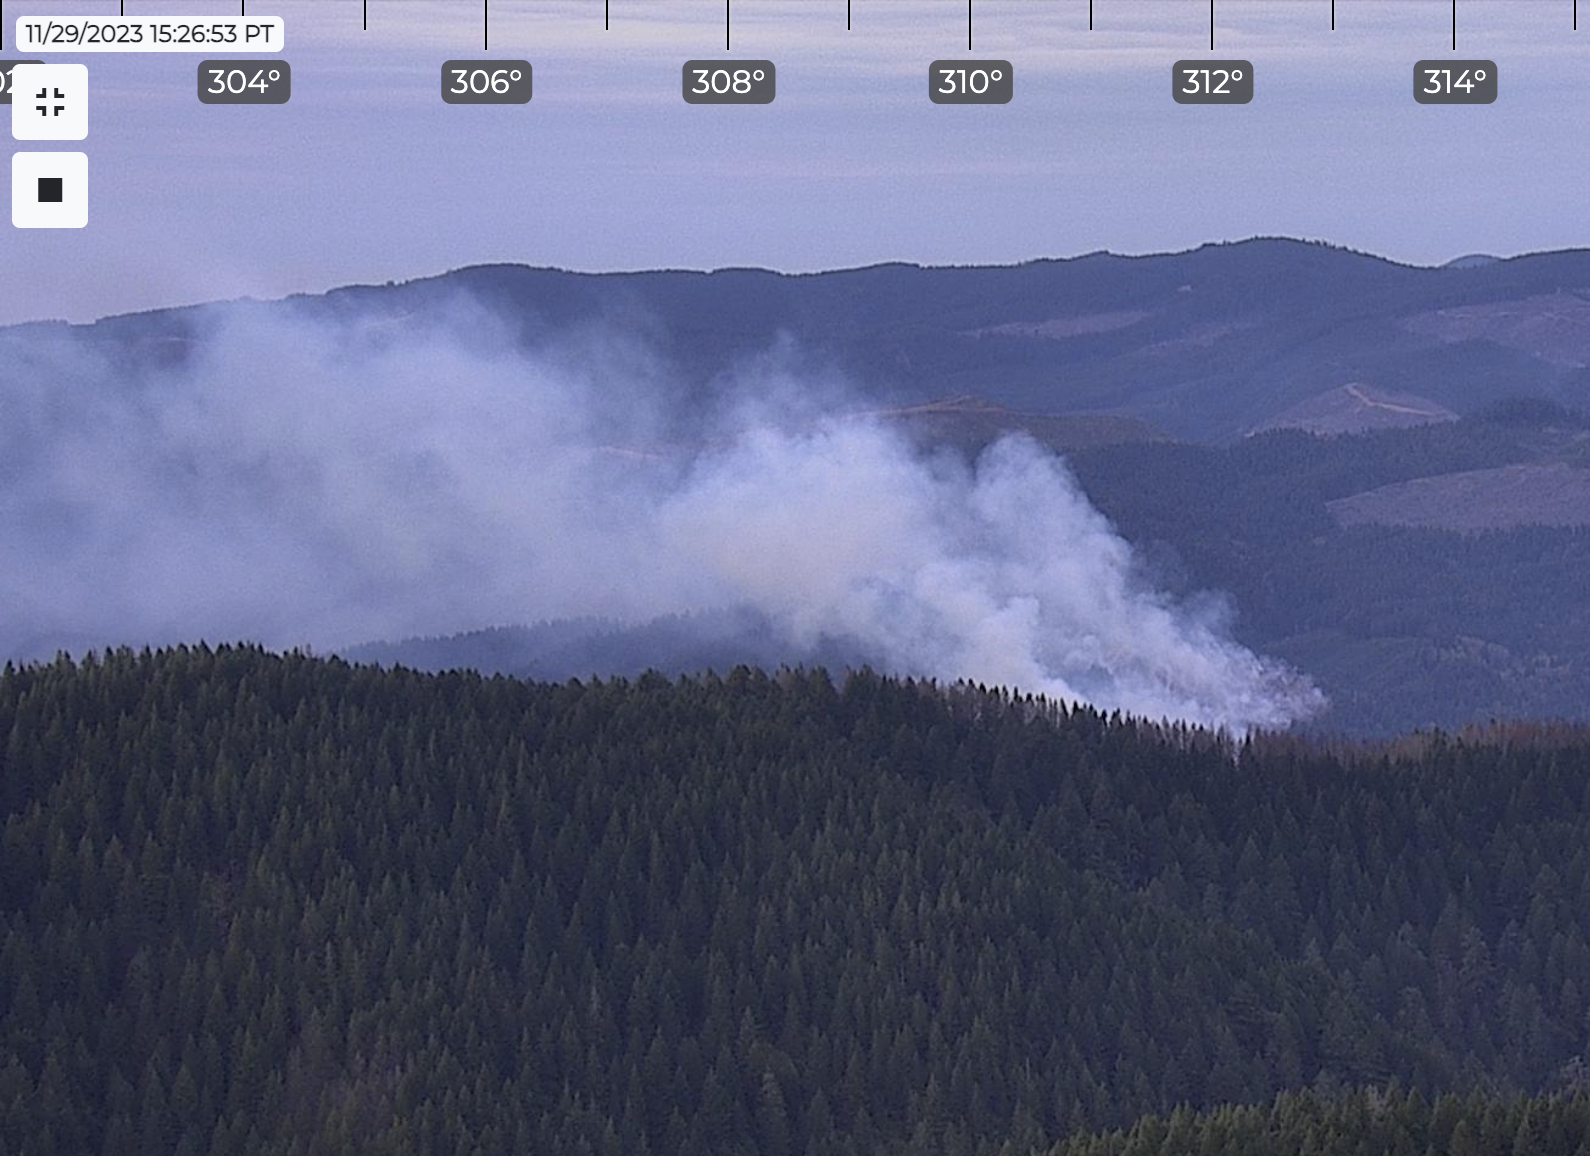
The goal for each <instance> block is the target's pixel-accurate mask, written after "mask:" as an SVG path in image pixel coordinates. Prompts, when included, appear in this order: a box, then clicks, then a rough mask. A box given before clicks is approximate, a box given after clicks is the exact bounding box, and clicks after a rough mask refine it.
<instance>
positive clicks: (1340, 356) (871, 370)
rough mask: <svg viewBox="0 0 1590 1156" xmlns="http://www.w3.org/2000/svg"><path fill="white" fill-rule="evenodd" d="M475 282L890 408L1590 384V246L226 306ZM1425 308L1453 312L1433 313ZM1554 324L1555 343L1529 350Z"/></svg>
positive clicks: (1158, 411) (537, 281) (1265, 247)
mask: <svg viewBox="0 0 1590 1156" xmlns="http://www.w3.org/2000/svg"><path fill="white" fill-rule="evenodd" d="M457 294H465V295H467V296H469V297H472V298H473V299H475V300H478V301H479V302H481V303H482V304H484V305H486V306H487V307H489V308H490V309H492V310H495V311H497V312H498V313H499V314H500V315H501V316H502V317H503V318H505V319H506V320H507V321H508V322H509V323H510V324H511V326H512V327H513V329H514V331H515V332H516V334H517V336H518V337H519V339H520V340H522V341H523V342H525V343H526V345H528V346H535V345H537V344H540V343H542V342H545V341H547V340H549V339H552V338H553V337H555V336H556V335H558V334H560V333H567V332H571V331H576V330H580V329H582V328H590V327H593V326H594V327H603V326H606V327H611V328H613V329H614V330H616V331H618V332H623V333H627V334H644V335H645V338H646V340H647V341H648V342H649V343H650V344H651V346H652V347H653V348H654V351H655V352H656V353H657V354H658V355H659V356H661V357H663V358H664V359H665V360H666V361H667V363H668V364H669V365H670V366H672V367H673V368H674V369H675V370H677V371H678V375H679V377H680V379H681V380H682V381H685V382H688V383H692V384H691V385H689V386H687V389H691V390H694V391H695V394H696V395H695V396H694V397H691V398H682V399H680V400H681V401H685V402H688V401H690V400H696V401H702V402H704V401H705V400H706V398H707V389H708V383H710V382H711V381H713V380H714V379H715V378H716V377H717V376H718V375H721V374H723V373H724V372H725V371H727V370H730V369H732V368H733V367H734V366H735V365H736V364H739V363H741V362H743V361H744V360H745V359H747V358H752V357H755V356H758V355H760V354H762V353H764V352H765V351H766V350H767V349H769V348H772V347H774V346H775V345H778V344H779V343H781V342H782V343H784V344H785V345H787V346H788V347H789V348H790V349H791V350H793V351H794V353H795V355H796V356H798V357H800V358H804V359H807V360H809V361H810V362H811V363H812V364H814V365H822V366H825V367H828V368H830V369H833V370H837V371H838V372H839V373H840V374H842V375H843V377H844V379H845V380H846V381H847V382H848V383H850V385H851V386H852V387H854V388H855V389H856V390H857V391H858V392H859V393H860V394H861V395H862V396H865V397H873V398H877V399H879V400H882V401H887V402H888V403H889V404H892V405H913V404H921V403H923V402H927V401H931V400H934V399H938V398H944V397H951V396H958V395H967V394H975V395H979V396H982V397H986V398H988V399H990V400H991V401H993V402H995V403H997V404H999V405H1001V406H1005V407H1007V408H1009V409H1012V410H1017V411H1027V412H1034V413H1045V414H1078V413H1089V414H1111V415H1116V416H1121V417H1127V418H1133V419H1136V420H1139V421H1142V422H1146V423H1147V424H1148V425H1149V426H1151V427H1153V428H1156V429H1160V430H1164V431H1165V432H1167V433H1170V434H1172V435H1174V436H1177V437H1182V438H1190V439H1194V440H1213V441H1219V440H1224V439H1228V438H1232V437H1236V436H1239V435H1241V434H1242V433H1244V432H1245V431H1248V430H1251V429H1255V428H1262V427H1264V426H1266V425H1267V424H1271V423H1273V421H1274V419H1275V418H1276V417H1277V416H1278V415H1280V414H1282V413H1284V412H1285V411H1287V410H1288V409H1289V408H1291V407H1294V406H1297V405H1298V404H1300V403H1302V402H1304V401H1305V400H1306V399H1308V398H1311V397H1317V396H1319V395H1321V394H1325V393H1327V392H1329V391H1331V390H1335V389H1339V388H1341V387H1343V386H1345V385H1347V384H1350V383H1360V384H1363V385H1365V386H1367V387H1368V388H1370V389H1372V390H1374V391H1377V392H1380V393H1384V394H1387V395H1391V394H1407V395H1412V396H1417V397H1420V398H1424V399H1428V400H1429V401H1430V402H1432V403H1434V404H1435V405H1437V406H1440V407H1443V408H1445V409H1447V410H1450V411H1451V412H1453V413H1457V414H1463V413H1468V412H1473V411H1474V410H1476V409H1478V408H1480V407H1482V406H1484V405H1486V404H1489V403H1491V402H1494V401H1496V400H1499V399H1501V398H1504V397H1508V396H1515V395H1520V394H1529V395H1534V396H1540V397H1545V398H1550V399H1553V400H1556V401H1559V402H1562V403H1565V404H1570V405H1571V404H1580V403H1582V402H1583V401H1584V399H1585V397H1586V396H1587V395H1590V371H1587V370H1586V369H1585V368H1584V366H1583V365H1582V364H1579V360H1581V359H1577V358H1576V355H1574V354H1569V355H1564V354H1563V352H1562V348H1563V346H1562V343H1563V342H1564V341H1567V342H1568V346H1567V347H1566V348H1570V349H1572V350H1577V349H1578V348H1579V347H1580V344H1581V343H1582V342H1583V341H1584V340H1590V337H1582V336H1581V335H1580V333H1579V328H1578V327H1579V324H1580V322H1579V320H1578V317H1579V315H1580V311H1583V312H1584V313H1585V315H1586V316H1590V304H1587V302H1590V251H1585V250H1570V251H1563V252H1556V253H1541V254H1532V255H1529V256H1523V257H1515V258H1511V259H1507V260H1497V261H1493V262H1490V263H1487V264H1483V265H1480V266H1472V267H1471V266H1464V267H1446V268H1419V267H1414V266H1408V265H1400V264H1396V263H1394V262H1391V261H1388V260H1384V259H1382V258H1378V257H1373V256H1368V255H1365V254H1362V253H1357V252H1353V251H1350V250H1346V249H1340V248H1334V247H1331V246H1327V245H1323V244H1318V243H1310V242H1302V241H1292V240H1285V239H1255V240H1251V241H1243V242H1237V243H1228V244H1215V245H1206V246H1203V247H1200V248H1198V249H1193V250H1189V251H1187V252H1182V253H1170V254H1162V255H1154V256H1142V257H1122V256H1115V255H1112V254H1108V253H1095V254H1089V255H1087V256H1083V257H1076V258H1068V259H1058V260H1037V261H1031V262H1027V263H1025V264H1020V265H1010V266H998V267H989V266H983V267H979V266H955V267H922V266H917V265H908V264H885V265H876V266H871V267H867V268H858V269H848V270H841V271H836V272H828V273H810V274H780V273H774V272H769V271H765V270H757V269H722V270H717V271H714V272H688V271H657V272H637V273H594V274H588V273H571V272H565V271H560V270H556V269H545V268H534V267H530V266H524V265H483V266H475V267H470V268H464V269H459V270H456V271H454V272H451V273H446V274H442V275H440V276H436V277H430V278H425V279H421V280H415V281H410V282H405V283H402V284H388V285H370V286H350V287H347V288H344V289H338V290H334V291H332V292H330V293H327V294H324V295H321V296H301V297H294V298H289V299H287V300H286V301H284V302H269V303H259V302H249V303H239V304H237V305H234V306H230V307H229V308H235V309H242V310H248V311H254V310H259V311H265V312H266V313H267V314H268V313H270V312H271V311H279V310H291V311H296V312H298V313H301V314H303V315H307V316H311V317H324V318H327V319H331V320H342V321H349V322H356V323H359V324H362V325H383V324H405V323H407V322H406V320H405V319H408V318H412V317H414V316H416V315H423V314H424V313H425V312H426V311H427V310H430V309H433V308H435V307H436V306H438V305H439V304H441V303H444V302H446V301H448V300H451V299H453V298H454V297H455V295H457ZM216 308H217V307H214V306H198V307H193V308H187V309H172V310H164V311H159V312H153V313H142V314H132V315H127V316H123V317H115V318H108V319H106V320H103V321H100V322H98V323H96V324H93V325H89V326H75V327H68V326H65V325H58V326H54V327H53V328H54V329H55V330H57V331H59V332H62V333H66V332H70V333H71V334H72V335H73V336H74V337H75V338H76V339H79V340H84V341H88V342H90V343H91V344H93V345H96V346H109V347H111V348H112V349H115V350H116V351H117V352H118V354H119V355H121V356H125V357H131V358H134V359H136V360H139V361H143V362H156V363H159V362H166V363H169V362H171V361H180V360H181V359H182V358H184V357H186V356H187V355H188V354H189V353H190V352H191V349H192V346H193V343H194V342H196V341H202V339H203V330H204V325H205V323H206V320H207V319H208V318H210V317H213V316H214V315H215V312H214V311H215V309H216ZM1564 311H1566V315H1567V320H1566V321H1563V322H1559V321H1556V320H1554V317H1555V316H1556V315H1558V314H1563V313H1564ZM1430 317H1447V318H1454V319H1456V320H1455V321H1453V322H1451V323H1447V324H1442V325H1434V326H1432V325H1429V324H1426V325H1424V326H1422V327H1421V324H1420V323H1419V321H1418V320H1417V319H1420V318H1430ZM1498 317H1505V318H1506V322H1505V324H1502V323H1501V322H1500V321H1497V320H1495V319H1496V318H1498ZM1467 318H1474V320H1473V321H1472V322H1471V321H1468V320H1466V319H1467ZM1487 318H1490V319H1492V320H1487ZM1564 325H1567V326H1568V327H1569V329H1568V330H1564V329H1563V326H1564ZM1465 326H1466V327H1467V328H1464V327H1465ZM42 328H46V329H48V328H52V327H49V326H45V327H42ZM40 329H41V327H40V326H37V325H35V326H25V327H14V328H12V329H9V330H0V363H3V358H4V350H5V347H6V344H7V342H8V340H14V339H15V337H16V336H17V335H18V334H19V333H22V332H24V331H26V332H34V333H36V332H39V331H40ZM1570 330H1571V331H1570ZM1559 331H1560V332H1559ZM1542 333H1544V334H1546V335H1547V337H1548V338H1549V340H1548V341H1547V344H1546V346H1545V347H1544V348H1542V349H1536V348H1534V347H1532V346H1531V345H1530V342H1531V341H1532V340H1534V337H1535V336H1537V335H1539V334H1542ZM1585 333H1586V334H1590V327H1586V329H1585Z"/></svg>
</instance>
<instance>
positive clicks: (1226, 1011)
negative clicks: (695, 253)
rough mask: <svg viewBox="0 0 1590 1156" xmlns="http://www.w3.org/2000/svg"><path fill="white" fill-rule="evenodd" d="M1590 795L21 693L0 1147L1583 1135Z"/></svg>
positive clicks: (631, 693)
mask: <svg viewBox="0 0 1590 1156" xmlns="http://www.w3.org/2000/svg"><path fill="white" fill-rule="evenodd" d="M1587 802H1590V735H1587V734H1585V733H1583V732H1579V731H1574V730H1571V729H1562V730H1552V729H1549V728H1529V729H1525V728H1518V729H1513V730H1508V729H1494V730H1491V731H1488V732H1486V733H1483V734H1475V735H1470V736H1458V737H1442V736H1423V737H1416V738H1412V739H1408V740H1405V741H1402V742H1399V743H1396V744H1391V745H1387V746H1381V747H1372V748H1371V747H1348V746H1343V747H1340V748H1335V747H1331V746H1328V745H1325V744H1321V743H1305V742H1302V741H1299V740H1294V739H1285V738H1279V737H1265V736H1260V737H1256V738H1254V739H1250V740H1246V741H1236V740H1231V739H1227V738H1224V737H1222V736H1215V735H1209V734H1207V733H1204V732H1200V731H1197V730H1193V729H1187V728H1183V727H1163V726H1153V725H1148V724H1145V723H1140V722H1136V721H1133V720H1129V719H1122V718H1120V717H1118V716H1103V715H1101V714H1099V713H1097V712H1095V711H1092V710H1090V709H1087V708H1082V707H1076V708H1072V707H1066V706H1061V705H1056V704H1049V703H1043V702H1037V701H1033V700H1030V699H1025V698H1022V697H1019V696H1014V695H1011V694H1009V693H1005V692H997V691H991V690H985V689H982V688H977V687H968V686H957V687H942V686H934V685H931V684H924V683H921V682H913V681H910V680H897V679H890V678H883V677H879V676H876V675H873V674H870V673H866V672H861V673H855V674H851V675H849V676H846V677H844V678H830V677H829V676H828V675H826V674H824V673H822V672H817V671H813V672H794V671H784V672H780V673H778V674H763V673H758V672H755V671H751V670H747V669H739V670H736V671H734V672H733V673H732V674H729V675H726V676H723V677H716V676H708V677H702V678H696V679H684V680H679V681H669V680H666V679H664V678H661V677H659V676H646V677H641V678H639V679H635V680H627V681H626V680H614V681H606V682H590V683H581V682H570V683H564V684H536V683H529V682H522V681H518V680H513V679H506V678H490V679H489V678H483V677H480V676H478V675H473V674H441V675H421V674H416V673H413V672H409V671H404V670H392V671H381V670H377V669H374V668H369V667H357V666H350V665H348V664H346V663H344V662H341V661H336V660H331V661H328V660H323V659H317V658H314V657H310V656H307V655H296V654H295V655H285V656H281V655H273V654H269V653H266V652H263V651H260V650H256V649H250V648H221V649H211V648H207V647H197V648H182V649H175V650H169V651H164V652H160V653H147V652H145V653H133V652H126V651H123V652H115V653H111V654H108V655H104V656H100V657H96V658H90V659H87V660H84V661H81V662H75V663H74V662H72V661H68V660H65V659H62V660H60V661H57V662H55V663H53V664H48V665H40V666H27V667H22V668H15V667H8V668H6V670H5V671H4V673H3V675H0V823H3V829H0V1153H3V1154H4V1156H17V1154H22V1153H27V1154H37V1156H44V1154H49V1153H80V1152H82V1153H107V1154H124V1153H125V1154H133V1153H150V1154H153V1153H161V1154H169V1153H182V1154H195V1156H196V1154H199V1153H215V1154H217V1156H228V1154H245V1153H248V1154H253V1153H266V1152H269V1153H311V1152H315V1153H319V1152H326V1153H333V1152H335V1153H356V1152H370V1153H393V1154H398V1153H414V1154H420V1153H425V1154H431V1153H440V1154H450V1153H457V1154H459V1156H474V1154H476V1153H480V1154H492V1153H505V1152H522V1153H548V1154H554V1153H555V1154H559V1156H562V1154H576V1156H577V1154H593V1156H594V1154H602V1156H619V1154H623V1156H636V1154H654V1156H665V1154H666V1156H676V1154H677V1156H697V1154H710V1156H715V1154H735V1153H744V1154H747V1156H751V1154H755V1156H804V1154H810V1156H819V1154H835V1156H839V1154H843V1156H851V1154H854V1156H863V1154H867V1156H872V1154H888V1153H908V1152H909V1153H945V1154H966V1156H970V1154H973V1153H1012V1154H1014V1153H1032V1152H1039V1151H1045V1150H1048V1149H1050V1148H1051V1147H1052V1146H1053V1145H1056V1144H1058V1145H1060V1147H1059V1148H1058V1149H1055V1151H1056V1152H1057V1153H1058V1154H1059V1156H1095V1154H1098V1156H1105V1154H1109V1156H1115V1154H1120V1156H1126V1154H1127V1153H1131V1154H1132V1156H1156V1154H1158V1153H1166V1154H1169V1153H1172V1152H1177V1153H1180V1152H1204V1153H1210V1154H1212V1156H1218V1154H1220V1153H1232V1154H1236V1153H1247V1152H1275V1151H1295V1152H1315V1153H1320V1154H1322V1156H1334V1154H1335V1153H1338V1152H1340V1153H1346V1152H1377V1153H1378V1152H1403V1151H1406V1152H1409V1153H1413V1154H1415V1156H1421V1154H1423V1153H1425V1152H1443V1153H1444V1152H1448V1151H1450V1152H1453V1153H1457V1152H1465V1153H1466V1152H1470V1151H1472V1152H1486V1153H1491V1152H1494V1153H1508V1154H1511V1153H1514V1152H1541V1153H1548V1154H1549V1153H1554V1152H1559V1151H1560V1152H1562V1153H1565V1154H1569V1156H1572V1154H1575V1153H1577V1152H1578V1151H1580V1150H1581V1147H1580V1146H1581V1145H1582V1144H1583V1143H1584V1140H1585V1137H1586V1135H1587V1134H1590V1133H1587V1127H1590V1125H1587V1120H1590V1107H1587V1105H1586V1101H1585V1100H1584V1099H1583V1098H1581V1096H1580V1095H1579V1089H1580V1088H1581V1087H1582V1086H1583V1085H1585V1084H1586V1082H1587V1068H1586V1063H1587V1060H1590V1057H1587V1031H1590V1022H1587V1010H1590V946H1587V943H1590V806H1587ZM1388 1087H1390V1088H1391V1090H1389V1091H1387V1090H1385V1089H1387V1088H1388ZM1363 1089H1378V1090H1375V1091H1364V1090H1363ZM1399 1089H1406V1091H1404V1090H1399ZM1304 1090H1306V1091H1304ZM1481 1092H1483V1093H1484V1095H1483V1097H1481V1096H1480V1095H1479V1093H1481ZM1281 1093H1288V1094H1287V1095H1284V1096H1281V1098H1280V1099H1277V1096H1278V1095H1280V1094H1281ZM1541 1094H1544V1095H1545V1096H1546V1098H1543V1099H1537V1100H1526V1099H1523V1098H1520V1097H1522V1096H1525V1095H1541ZM1241 1104H1247V1105H1262V1106H1260V1107H1245V1108H1230V1107H1221V1106H1222V1105H1241ZM1202 1109H1210V1110H1212V1111H1211V1112H1210V1114H1208V1115H1197V1114H1195V1113H1196V1112H1197V1111H1198V1110H1202ZM1154 1113H1158V1114H1161V1115H1160V1116H1159V1117H1156V1118H1150V1119H1144V1118H1143V1117H1145V1116H1146V1115H1150V1114H1154ZM1114 1129H1127V1131H1124V1132H1119V1133H1112V1131H1111V1130H1114ZM1535 1130H1538V1134H1539V1136H1542V1137H1546V1138H1547V1139H1545V1140H1543V1141H1541V1142H1540V1143H1539V1144H1536V1143H1535V1141H1534V1139H1533V1137H1535V1136H1536V1131H1535ZM1460 1133H1461V1135H1460ZM1067 1137H1073V1138H1072V1139H1070V1140H1068V1139H1067ZM1388 1137H1389V1138H1393V1139H1394V1141H1395V1142H1394V1143H1393V1142H1392V1140H1391V1139H1388ZM1520 1137H1522V1138H1523V1139H1522V1140H1521V1139H1520ZM1520 1143H1524V1144H1525V1146H1524V1147H1519V1146H1518V1145H1519V1144H1520Z"/></svg>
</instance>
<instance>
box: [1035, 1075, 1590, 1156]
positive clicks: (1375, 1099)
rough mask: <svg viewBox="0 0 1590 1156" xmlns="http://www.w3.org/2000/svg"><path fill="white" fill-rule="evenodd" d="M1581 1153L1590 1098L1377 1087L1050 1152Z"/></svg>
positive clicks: (1286, 1099)
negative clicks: (1430, 1094) (1431, 1094)
mask: <svg viewBox="0 0 1590 1156" xmlns="http://www.w3.org/2000/svg"><path fill="white" fill-rule="evenodd" d="M1191 1152H1198V1153H1209V1154H1212V1156H1275V1154H1277V1153H1308V1154H1309V1156H1360V1154H1365V1156H1367V1154H1369V1153H1373V1154H1374V1156H1482V1154H1484V1153H1496V1154H1497V1156H1515V1154H1516V1156H1582V1154H1584V1153H1590V1097H1587V1096H1586V1095H1584V1093H1582V1092H1581V1093H1579V1094H1577V1095H1556V1096H1541V1097H1536V1098H1531V1099H1526V1098H1522V1097H1517V1098H1505V1099H1504V1098H1499V1097H1496V1096H1485V1095H1467V1096H1455V1095H1453V1096H1442V1097H1441V1098H1439V1099H1437V1100H1434V1101H1432V1100H1429V1099H1427V1098H1426V1097H1424V1096H1422V1095H1420V1094H1419V1092H1417V1091H1413V1092H1397V1091H1396V1090H1393V1091H1392V1092H1391V1093H1390V1094H1387V1093H1384V1092H1380V1091H1377V1090H1370V1091H1367V1092H1359V1093H1355V1094H1353V1095H1351V1096H1343V1097H1340V1098H1338V1099H1330V1100H1322V1099H1321V1098H1320V1097H1318V1096H1313V1095H1284V1096H1281V1097H1279V1098H1278V1099H1277V1100H1276V1101H1275V1102H1274V1103H1272V1104H1270V1105H1268V1106H1263V1107H1252V1106H1239V1107H1226V1108H1222V1109H1219V1110H1217V1111H1213V1112H1208V1113H1203V1114H1194V1113H1192V1112H1188V1111H1185V1110H1182V1111H1178V1112H1176V1113H1174V1114H1172V1115H1170V1116H1151V1117H1148V1118H1146V1119H1143V1120H1140V1121H1138V1122H1137V1123H1136V1124H1135V1125H1134V1126H1133V1127H1132V1128H1131V1129H1129V1130H1122V1131H1118V1132H1114V1133H1111V1134H1108V1135H1103V1136H1077V1137H1074V1138H1072V1139H1071V1140H1069V1141H1067V1142H1066V1143H1064V1144H1062V1145H1060V1146H1059V1147H1058V1148H1056V1149H1054V1151H1053V1152H1052V1153H1051V1154H1050V1156H1182V1154H1183V1153H1191Z"/></svg>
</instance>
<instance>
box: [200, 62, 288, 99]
mask: <svg viewBox="0 0 1590 1156" xmlns="http://www.w3.org/2000/svg"><path fill="white" fill-rule="evenodd" d="M292 95H293V70H292V66H291V65H289V64H288V63H287V62H286V61H285V60H201V61H200V62H199V102H200V103H201V104H286V103H287V102H288V101H289V100H290V99H292Z"/></svg>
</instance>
